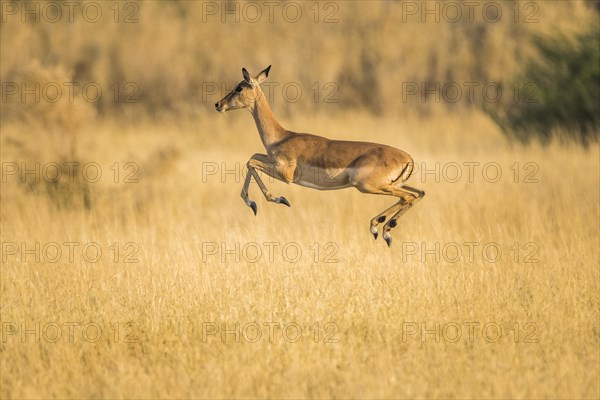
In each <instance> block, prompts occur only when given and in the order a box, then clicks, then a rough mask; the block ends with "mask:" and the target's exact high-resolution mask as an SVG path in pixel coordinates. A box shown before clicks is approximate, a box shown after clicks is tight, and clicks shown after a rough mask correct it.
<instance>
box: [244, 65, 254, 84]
mask: <svg viewBox="0 0 600 400" xmlns="http://www.w3.org/2000/svg"><path fill="white" fill-rule="evenodd" d="M242 75H243V76H244V80H245V81H246V82H248V83H251V81H252V79H251V78H250V74H249V73H248V71H246V68H242Z"/></svg>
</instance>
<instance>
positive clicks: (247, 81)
mask: <svg viewBox="0 0 600 400" xmlns="http://www.w3.org/2000/svg"><path fill="white" fill-rule="evenodd" d="M270 69H271V66H270V65H269V66H268V67H267V68H265V69H264V70H262V71H261V72H259V74H258V75H256V76H255V77H252V76H250V74H249V73H248V71H247V70H246V68H242V75H243V76H244V80H242V81H241V82H240V83H238V84H237V85H236V86H235V88H234V89H233V90H232V91H231V92H229V93H228V94H227V95H226V96H225V97H223V98H222V99H221V100H219V101H218V102H217V103H215V108H216V109H217V111H219V112H225V111H230V110H238V109H240V108H247V109H249V110H252V109H253V108H254V103H256V101H257V100H258V99H259V98H260V96H262V95H263V93H262V90H261V89H260V87H259V86H258V85H259V84H260V83H261V82H262V81H264V80H265V79H267V76H269V70H270Z"/></svg>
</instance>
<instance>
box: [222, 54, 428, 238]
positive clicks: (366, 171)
mask: <svg viewBox="0 0 600 400" xmlns="http://www.w3.org/2000/svg"><path fill="white" fill-rule="evenodd" d="M270 69H271V66H270V65H269V66H268V67H267V68H265V69H264V70H263V71H261V72H260V73H259V74H258V75H256V76H255V77H251V76H250V74H249V73H248V71H247V70H246V68H242V74H243V76H244V80H243V81H241V82H240V83H238V84H237V85H236V87H235V88H234V89H233V90H232V91H231V92H230V93H229V94H227V95H226V96H225V97H223V98H222V99H221V100H220V101H219V102H218V103H215V108H216V109H217V111H219V112H225V111H229V110H237V109H240V108H246V109H248V110H249V111H250V112H251V113H252V116H253V117H254V121H255V122H256V127H257V129H258V133H259V135H260V139H261V140H262V142H263V145H264V146H265V149H266V150H267V154H259V153H257V154H254V155H253V156H252V157H251V158H250V160H248V163H247V166H248V173H247V174H246V180H245V181H244V186H243V187H242V193H241V195H242V199H244V201H245V202H246V204H247V205H248V206H249V207H250V208H251V209H252V211H254V215H256V211H257V207H256V203H255V202H254V201H252V200H250V198H249V197H248V188H249V186H250V180H251V178H252V177H254V180H255V181H256V183H257V184H258V186H259V187H260V189H261V190H262V192H263V194H264V196H265V198H266V199H267V201H271V202H273V203H278V204H285V205H286V206H288V207H289V206H290V203H289V202H288V201H287V199H286V198H285V197H283V196H280V197H276V196H273V195H272V194H271V193H270V192H269V191H268V190H267V187H266V186H265V184H264V182H263V181H262V179H261V178H260V176H259V174H258V172H257V171H261V172H264V173H265V174H267V175H269V176H271V177H273V178H275V179H278V180H280V181H283V182H285V183H288V184H289V183H296V184H298V185H301V186H305V187H309V188H313V189H319V190H336V189H344V188H347V187H350V186H354V187H355V188H357V189H358V190H360V191H361V192H362V193H372V194H383V195H388V196H395V197H398V198H399V200H398V202H397V203H395V204H394V205H393V206H391V207H389V208H387V209H386V210H384V211H383V212H381V213H380V214H378V215H376V216H375V217H374V218H373V219H371V228H370V230H371V233H372V234H373V236H375V239H377V234H378V233H377V226H378V225H379V224H381V223H383V222H385V221H386V219H387V222H386V223H385V224H384V225H383V238H384V239H385V241H386V243H387V245H388V246H390V245H391V243H392V237H391V236H390V230H391V229H392V228H394V227H395V226H396V225H397V222H396V221H397V219H398V218H399V217H400V216H401V215H402V214H404V213H405V212H406V211H408V209H409V208H411V207H412V206H413V204H415V203H416V202H417V201H418V200H420V199H421V198H422V197H423V196H424V195H425V192H423V191H421V190H418V189H415V188H412V187H410V186H407V185H405V184H404V182H405V181H406V180H407V179H408V178H409V177H410V175H411V174H412V172H413V165H414V164H413V159H412V158H411V156H410V155H408V154H407V153H405V152H404V151H402V150H398V149H395V148H393V147H390V146H386V145H383V144H377V143H369V142H351V141H342V140H330V139H327V138H324V137H322V136H317V135H311V134H308V133H296V132H292V131H288V130H287V129H285V128H284V127H282V126H281V125H280V124H279V122H277V120H276V119H275V116H274V115H273V112H272V111H271V107H269V103H268V102H267V100H266V98H265V96H264V94H263V92H262V90H261V88H260V86H259V84H260V83H261V82H262V81H264V80H265V79H266V78H267V77H268V76H269V70H270Z"/></svg>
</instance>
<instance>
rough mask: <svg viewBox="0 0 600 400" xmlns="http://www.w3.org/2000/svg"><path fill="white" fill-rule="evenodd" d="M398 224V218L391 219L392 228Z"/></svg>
mask: <svg viewBox="0 0 600 400" xmlns="http://www.w3.org/2000/svg"><path fill="white" fill-rule="evenodd" d="M397 224H398V223H397V222H396V220H395V219H393V220H391V221H390V228H395V227H396V225H397Z"/></svg>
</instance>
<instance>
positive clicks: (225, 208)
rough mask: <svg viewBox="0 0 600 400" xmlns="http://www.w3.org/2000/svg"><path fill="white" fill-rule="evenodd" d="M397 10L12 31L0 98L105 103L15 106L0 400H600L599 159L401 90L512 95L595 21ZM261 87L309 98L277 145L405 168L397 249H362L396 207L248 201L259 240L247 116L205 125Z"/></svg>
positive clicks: (316, 198) (5, 229) (141, 12)
mask: <svg viewBox="0 0 600 400" xmlns="http://www.w3.org/2000/svg"><path fill="white" fill-rule="evenodd" d="M29 3H36V2H29ZM90 3H92V2H87V1H86V2H83V4H90ZM130 3H131V2H126V3H121V4H130ZM407 3H408V2H389V1H388V2H354V1H353V2H328V3H323V2H321V3H319V4H320V5H321V6H322V7H325V6H326V5H327V4H333V5H334V6H338V7H339V11H338V14H337V15H336V17H338V18H339V21H338V22H337V23H334V24H325V23H313V22H312V17H313V16H314V15H313V14H310V12H311V11H310V9H308V7H309V6H310V4H312V3H302V4H303V5H304V6H305V7H306V8H305V9H304V12H305V16H306V17H307V18H303V19H302V20H301V21H300V22H298V23H295V24H290V23H288V22H286V21H284V20H282V19H281V18H276V20H275V21H274V22H273V23H270V22H269V21H268V20H267V19H265V18H263V19H262V20H261V21H260V22H258V23H256V24H249V23H240V24H233V23H231V22H229V23H226V24H223V23H221V22H220V21H221V20H220V17H221V16H220V15H217V16H214V17H209V18H208V19H207V20H206V21H203V14H202V10H203V9H202V4H206V3H201V2H192V1H189V2H188V1H184V2H169V3H166V2H153V1H140V2H135V3H133V4H134V5H135V6H136V7H138V8H137V9H138V13H137V15H136V17H137V18H138V22H137V23H134V24H125V23H113V22H112V18H111V17H112V16H113V14H111V13H112V10H111V9H110V8H109V7H110V6H111V5H112V2H102V3H101V4H102V7H103V12H104V15H105V17H106V18H103V19H102V20H101V21H99V22H98V23H94V24H91V23H86V21H82V20H81V18H78V19H77V21H76V22H75V23H72V24H69V23H67V22H65V21H64V20H63V21H61V22H59V23H46V22H41V23H31V22H29V23H21V22H20V16H18V15H17V17H16V19H15V17H14V16H8V20H7V21H6V22H4V21H3V22H2V25H0V30H1V32H2V34H1V47H2V58H1V60H0V67H1V68H0V80H2V82H3V83H7V82H8V83H10V82H16V83H23V82H26V83H27V84H29V85H32V84H34V83H36V82H37V83H39V84H41V85H44V84H46V83H52V82H54V83H57V82H58V83H59V84H60V85H61V86H62V87H63V88H64V82H71V81H74V82H78V83H80V84H81V85H84V84H86V83H90V82H92V83H95V84H98V85H99V86H100V87H101V89H102V90H103V93H104V96H103V97H102V99H101V100H100V101H99V102H98V103H90V102H86V101H85V100H84V99H82V96H81V93H80V92H79V91H76V93H75V101H73V102H70V101H69V100H68V98H67V97H65V96H63V98H61V100H60V101H59V102H57V103H49V102H47V101H40V102H35V101H32V96H31V95H30V96H29V97H27V98H26V101H22V100H21V97H20V95H11V96H10V98H9V99H8V100H6V101H5V99H4V98H3V99H2V120H1V123H2V124H1V133H2V134H1V136H0V144H1V149H0V158H1V161H2V176H1V179H2V182H1V189H2V190H1V192H0V201H1V207H0V221H1V228H2V229H1V232H0V242H1V248H0V252H1V253H0V258H1V259H2V267H1V276H0V311H1V322H2V326H1V335H2V336H1V341H0V369H1V374H0V397H1V398H263V397H270V398H334V397H335V398H548V399H554V398H594V399H595V398H598V397H600V378H599V373H600V368H599V364H600V356H599V353H598V347H599V332H600V326H599V325H600V324H599V315H598V312H599V289H600V288H599V286H600V285H599V284H600V276H599V270H598V264H599V261H600V260H599V259H600V255H599V250H598V249H599V247H600V230H599V226H598V221H599V218H600V209H599V208H600V205H599V202H598V199H599V198H600V184H599V179H600V171H599V168H600V161H599V157H598V155H599V151H600V147H599V145H598V144H597V143H596V144H593V145H592V146H590V148H588V149H583V148H581V147H577V146H573V145H569V144H564V143H559V142H558V141H556V142H554V143H550V144H549V145H548V146H541V145H539V144H536V143H533V144H532V145H531V146H527V147H525V146H522V145H518V144H514V143H510V142H508V141H507V140H506V138H505V137H504V136H503V135H502V134H501V132H500V131H499V129H498V127H497V126H496V125H495V124H494V123H493V122H492V121H491V120H490V119H489V118H488V117H486V116H485V114H483V113H482V112H480V111H478V110H479V109H480V108H481V106H482V104H481V103H482V100H481V99H479V100H477V101H476V102H474V103H468V102H466V101H464V98H463V99H462V100H461V102H460V104H458V105H457V106H453V105H449V104H444V103H443V102H439V103H435V102H432V101H431V100H429V101H427V102H426V103H422V102H421V100H420V96H413V97H411V98H410V99H409V100H407V101H404V99H403V98H402V93H403V92H402V91H403V84H404V83H407V82H408V83H410V82H416V83H417V84H421V83H427V82H429V83H432V82H433V83H435V82H438V83H440V84H441V85H444V84H445V83H448V82H458V84H459V86H464V83H465V82H473V81H475V82H478V83H479V84H480V85H484V84H486V83H489V82H497V83H500V84H503V85H505V86H504V87H505V90H506V88H507V87H510V84H511V82H512V81H513V80H515V79H516V77H518V75H519V73H521V72H522V68H523V66H524V65H525V63H526V62H528V61H531V60H533V61H535V60H536V54H535V52H534V51H533V49H532V46H531V42H530V40H529V38H530V37H531V36H530V35H531V34H544V35H550V34H554V33H555V32H561V33H565V34H567V35H569V34H571V33H575V32H577V31H579V30H583V29H587V28H588V27H589V26H590V25H591V24H594V23H597V19H596V17H597V15H596V14H594V12H592V11H590V7H588V6H586V5H585V3H584V2H539V3H537V5H538V6H539V10H538V12H537V13H536V18H537V19H538V22H535V23H528V24H525V23H524V22H523V23H522V21H521V22H519V23H516V24H515V23H513V22H511V21H512V18H511V9H510V8H509V7H510V5H511V4H512V3H509V2H502V3H499V2H495V3H496V4H502V7H503V12H504V14H503V15H504V16H505V17H507V18H503V19H502V21H501V22H498V23H488V22H486V21H482V20H481V19H478V20H477V21H475V22H474V23H471V22H465V20H463V21H462V22H461V23H444V22H442V23H436V22H434V21H431V20H429V21H428V22H426V23H422V22H420V21H419V17H418V16H417V17H415V18H409V19H408V20H407V21H406V22H404V21H403V11H402V7H403V5H404V4H407ZM416 3H418V4H421V5H422V4H424V3H423V2H416ZM428 3H429V4H430V3H433V2H428ZM488 3H490V2H483V3H481V4H479V10H480V9H481V8H482V7H483V6H485V5H486V4H488ZM529 3H530V2H520V3H518V4H519V7H520V8H519V9H520V10H521V11H522V12H525V11H526V9H525V7H526V5H527V4H529ZM5 4H8V2H3V3H2V5H3V6H4V5H5ZM16 4H18V5H19V6H23V4H24V3H22V2H18V3H16ZM40 4H41V3H40ZM217 4H219V5H220V4H221V2H217ZM240 4H241V3H238V6H239V5H240ZM438 4H440V5H443V3H438ZM30 7H33V6H32V5H31V4H30ZM78 9H79V8H78ZM120 10H121V17H123V16H124V13H125V12H126V11H127V10H126V9H124V8H121V9H120ZM329 10H330V9H329V8H327V9H325V8H321V13H320V17H319V18H320V19H322V18H324V17H325V15H326V12H327V11H329ZM527 10H530V9H527ZM1 11H2V12H3V15H2V16H3V17H5V16H6V14H4V12H5V11H6V9H5V8H2V10H1ZM521 16H523V15H521ZM268 64H273V70H272V72H271V74H272V76H271V77H270V80H271V82H278V83H279V84H280V87H281V86H282V85H284V84H286V83H290V82H291V83H298V84H299V85H300V86H301V87H302V89H303V90H304V93H303V96H302V98H301V99H300V101H298V102H297V103H293V102H287V103H286V102H284V101H283V99H282V93H281V92H276V93H275V95H274V104H273V108H274V110H275V113H276V115H277V116H278V117H279V119H280V121H281V123H282V124H283V125H284V126H286V127H287V128H289V129H291V130H295V131H305V132H313V133H317V134H323V135H325V136H328V137H331V138H346V139H353V140H370V141H376V142H382V143H386V144H389V145H393V146H395V147H398V148H401V149H404V150H406V151H408V152H409V153H410V154H411V155H412V156H413V157H414V159H415V162H416V163H417V166H418V167H419V169H418V170H417V171H415V174H414V176H413V177H412V178H411V179H410V181H409V182H410V183H411V184H412V185H414V186H416V187H418V188H420V189H423V190H425V191H426V193H427V195H426V196H425V198H424V199H423V201H422V202H420V203H419V204H418V205H417V206H416V207H415V208H414V209H411V210H410V211H409V212H408V213H407V214H406V215H405V216H403V217H402V219H401V220H400V223H399V226H398V227H396V228H395V229H394V230H393V232H392V235H393V238H394V242H393V245H392V247H391V248H387V246H386V245H385V243H384V242H383V241H382V240H381V239H379V240H377V241H375V240H373V238H372V236H371V234H370V233H369V220H370V218H372V217H373V216H374V215H376V214H377V213H379V212H380V211H381V210H383V209H384V208H385V207H387V206H389V205H391V204H392V203H393V201H394V200H393V199H391V198H386V197H378V196H369V195H364V194H361V193H359V192H357V191H355V190H353V189H351V190H342V191H337V192H319V191H315V190H311V189H307V188H302V187H298V186H293V185H292V186H287V185H285V184H283V183H280V182H271V181H270V180H269V179H267V180H266V183H267V185H268V186H269V188H270V189H271V191H272V192H273V193H274V194H277V195H285V196H286V197H287V198H288V199H289V201H290V202H291V204H292V207H291V208H290V209H288V208H287V207H284V206H279V205H275V204H270V203H266V201H264V199H263V197H262V195H261V193H260V191H259V190H257V188H256V186H255V185H254V184H253V185H252V188H251V192H250V195H251V198H253V199H254V200H255V201H256V202H257V204H258V216H256V217H255V216H254V215H252V212H251V210H250V209H249V208H248V207H246V205H245V204H244V203H243V201H242V200H241V198H240V196H239V194H240V190H241V187H242V183H243V179H244V172H245V170H244V169H243V166H244V164H245V162H246V161H247V159H248V158H249V157H250V156H251V155H252V154H253V153H255V152H261V151H263V149H262V147H261V143H260V140H259V138H258V135H257V133H256V129H255V127H254V124H253V122H252V121H251V117H250V116H249V115H248V114H247V113H246V112H237V113H228V114H227V115H219V114H216V113H215V112H214V109H213V103H214V102H215V101H216V100H218V98H220V96H221V95H222V94H223V93H222V92H224V91H225V90H226V89H227V88H232V87H233V85H234V83H235V82H236V81H237V80H239V79H241V74H240V69H241V67H243V66H245V67H247V68H248V69H249V70H251V72H256V70H258V68H264V67H266V66H267V65H268ZM315 82H316V83H318V87H319V89H320V90H321V92H320V96H319V98H318V99H317V101H315V100H314V97H313V94H314V92H313V91H311V87H312V85H313V84H314V83H315ZM328 82H334V83H335V84H336V85H337V88H338V89H339V91H338V92H337V94H336V96H335V99H336V100H339V102H338V103H326V102H324V96H325V95H326V94H328V93H329V92H328V91H327V90H326V88H325V85H326V84H327V83H328ZM114 83H118V84H119V85H121V86H120V87H121V88H122V89H124V86H123V85H124V84H127V83H134V84H135V85H137V87H138V89H139V96H138V97H137V103H134V104H128V103H124V102H123V101H122V97H120V100H119V101H116V102H115V101H114V98H113V97H112V96H113V94H114V93H113V92H112V91H111V87H112V86H111V85H113V84H114ZM214 83H217V84H218V85H227V86H224V87H223V88H222V89H220V90H219V93H211V94H207V92H206V87H205V85H206V84H214ZM5 89H6V88H5V87H4V86H3V88H2V90H3V91H5ZM127 93H128V92H127V91H125V92H122V93H120V95H121V96H123V95H126V94H127ZM504 93H505V94H506V96H505V97H504V98H503V99H504V100H505V101H510V100H509V99H510V93H509V91H505V92H504ZM4 94H6V92H3V95H4ZM507 99H508V100H507ZM487 105H490V104H487ZM492 106H493V104H492ZM353 111H354V112H353ZM369 112H370V113H369ZM148 115H151V116H152V118H148ZM373 115H377V116H373ZM36 163H37V164H36ZM69 163H78V164H77V165H76V166H74V165H73V164H69ZM38 167H39V170H36V169H35V168H38ZM23 168H27V170H29V171H31V170H32V169H33V172H29V173H26V174H25V176H22V175H21V174H22V172H23ZM86 168H87V169H86ZM424 168H425V169H426V171H423V169H424ZM457 168H458V170H459V171H460V172H461V176H460V177H456V175H455V174H456V172H457ZM470 168H473V170H472V171H473V175H472V176H471V175H470V172H471V170H470ZM496 169H499V170H500V171H501V173H502V175H501V176H499V177H498V178H497V181H496V180H495V172H496ZM70 171H72V173H73V175H70ZM97 171H100V172H101V176H99V177H98V180H97V181H96V180H95V179H94V178H95V175H96V172H97ZM484 171H485V172H484ZM59 172H60V178H57V179H53V177H54V176H55V174H57V173H59ZM117 173H118V174H117ZM484 173H485V174H484ZM82 174H85V175H82ZM71 177H72V178H73V179H70V178H71ZM92 179H93V180H94V181H93V182H92V181H90V180H92ZM36 246H37V247H36ZM70 249H73V256H72V258H71V255H70ZM84 249H85V251H84ZM98 249H99V250H100V251H101V256H99V257H98V259H97V260H96V259H95V257H96V253H95V251H96V250H98ZM498 249H499V250H500V251H501V252H502V253H501V254H498V253H496V251H498ZM57 251H60V252H61V253H60V254H57V253H56V252H57ZM259 251H260V253H257V252H259ZM457 252H460V254H458V253H457ZM458 255H460V256H461V257H460V258H458V259H457V256H458ZM98 328H99V329H101V331H97V329H98ZM257 328H259V329H260V333H261V334H260V336H257ZM282 328H283V329H282ZM217 329H218V330H219V331H218V332H215V330H217ZM225 329H228V330H230V331H232V332H229V333H226V334H225V335H224V336H222V333H223V331H224V330H225ZM457 329H458V331H457ZM498 329H500V331H498ZM298 330H300V332H301V336H299V337H297V338H296V334H297V333H298ZM59 333H60V336H58V334H59ZM459 333H460V336H457V335H458V334H459ZM499 334H501V336H498V335H499ZM236 335H237V337H236ZM236 338H237V339H238V340H236Z"/></svg>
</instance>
